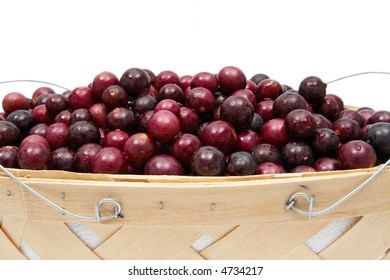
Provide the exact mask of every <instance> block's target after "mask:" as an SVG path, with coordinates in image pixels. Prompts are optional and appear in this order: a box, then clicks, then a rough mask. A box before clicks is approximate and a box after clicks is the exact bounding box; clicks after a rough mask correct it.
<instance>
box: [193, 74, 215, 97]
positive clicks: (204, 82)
mask: <svg viewBox="0 0 390 280" xmlns="http://www.w3.org/2000/svg"><path fill="white" fill-rule="evenodd" d="M190 87H191V88H196V87H204V88H207V89H208V90H210V91H211V92H213V93H214V92H217V91H218V87H219V85H218V78H217V77H216V75H214V74H212V73H209V72H200V73H197V74H195V75H194V76H193V77H192V80H191V84H190Z"/></svg>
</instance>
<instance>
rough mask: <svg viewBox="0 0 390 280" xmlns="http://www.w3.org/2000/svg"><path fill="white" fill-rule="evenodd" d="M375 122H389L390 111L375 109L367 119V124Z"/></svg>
mask: <svg viewBox="0 0 390 280" xmlns="http://www.w3.org/2000/svg"><path fill="white" fill-rule="evenodd" d="M377 122H387V123H390V111H386V110H380V111H376V112H375V113H373V114H372V115H371V116H370V117H369V118H368V120H367V124H374V123H377Z"/></svg>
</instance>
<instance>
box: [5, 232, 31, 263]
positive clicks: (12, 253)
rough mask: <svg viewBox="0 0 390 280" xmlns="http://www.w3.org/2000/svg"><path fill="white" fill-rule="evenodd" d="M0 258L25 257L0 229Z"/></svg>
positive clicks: (21, 258)
mask: <svg viewBox="0 0 390 280" xmlns="http://www.w3.org/2000/svg"><path fill="white" fill-rule="evenodd" d="M0 248H1V249H0V260H25V259H26V257H25V256H24V255H23V254H22V253H21V252H20V251H19V249H18V248H17V247H15V245H14V244H13V243H12V241H11V240H10V239H9V238H8V236H7V235H6V234H5V233H4V232H3V231H2V230H1V229H0Z"/></svg>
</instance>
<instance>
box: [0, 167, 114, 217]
mask: <svg viewBox="0 0 390 280" xmlns="http://www.w3.org/2000/svg"><path fill="white" fill-rule="evenodd" d="M0 170H1V171H3V172H4V173H5V174H6V175H8V177H10V178H11V179H12V180H13V181H14V182H16V183H17V184H18V185H20V186H21V187H23V188H24V189H25V190H27V191H28V192H30V193H31V194H33V195H35V196H36V197H38V198H39V199H41V200H43V201H44V202H46V203H47V204H49V205H50V206H51V207H53V208H54V209H56V210H58V211H59V212H61V213H62V214H65V215H68V216H70V217H73V218H76V219H79V220H83V221H96V222H99V223H100V222H101V221H104V220H111V219H116V218H118V217H121V211H122V207H121V205H120V203H119V202H118V201H117V200H115V199H113V198H111V197H105V198H102V199H101V200H99V201H98V202H96V204H95V217H85V216H80V215H77V214H74V213H72V212H69V211H68V210H65V209H64V208H62V207H61V206H59V205H57V204H55V203H54V202H53V201H51V200H49V199H47V198H46V197H44V196H43V195H41V194H40V193H38V192H37V191H36V190H34V189H32V188H31V187H29V186H28V185H27V184H25V183H24V182H23V181H21V180H20V179H18V178H17V177H16V176H15V175H13V174H12V173H11V172H9V171H8V170H7V169H6V168H4V167H3V166H2V165H1V164H0ZM103 203H111V204H113V205H114V206H115V207H114V213H112V214H110V215H106V216H101V213H100V206H101V205H102V204H103Z"/></svg>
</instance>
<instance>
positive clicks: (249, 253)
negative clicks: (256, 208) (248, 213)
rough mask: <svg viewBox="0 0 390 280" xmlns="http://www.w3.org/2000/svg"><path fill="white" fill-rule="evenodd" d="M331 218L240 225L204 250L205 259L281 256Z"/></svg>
mask: <svg viewBox="0 0 390 280" xmlns="http://www.w3.org/2000/svg"><path fill="white" fill-rule="evenodd" d="M328 222H329V221H328V220H312V221H307V222H285V223H267V224H260V225H241V226H239V227H238V228H236V229H235V230H234V231H232V232H231V233H230V234H229V235H227V236H226V237H225V238H222V239H221V240H219V241H218V242H216V243H214V244H213V245H211V246H210V247H208V248H207V249H205V250H203V251H202V252H201V255H202V256H203V257H204V258H206V259H279V258H282V257H284V256H285V255H286V253H287V252H290V251H292V250H295V249H296V248H298V247H299V246H301V244H303V243H304V242H305V241H306V240H307V239H308V238H310V237H311V236H313V235H314V234H315V233H316V232H318V231H319V230H320V229H321V228H323V227H324V226H325V225H326V224H327V223H328Z"/></svg>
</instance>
